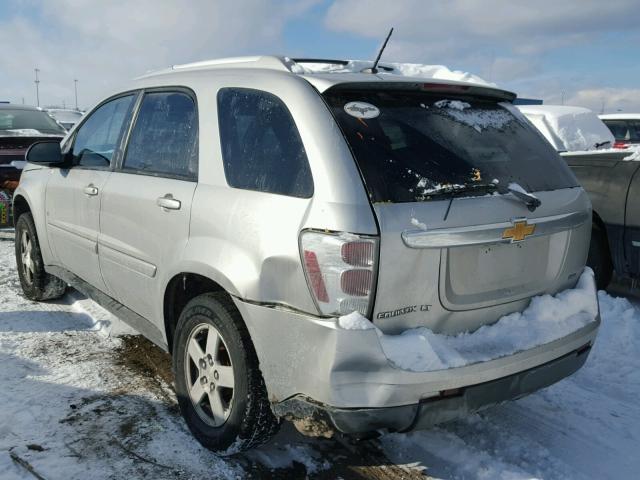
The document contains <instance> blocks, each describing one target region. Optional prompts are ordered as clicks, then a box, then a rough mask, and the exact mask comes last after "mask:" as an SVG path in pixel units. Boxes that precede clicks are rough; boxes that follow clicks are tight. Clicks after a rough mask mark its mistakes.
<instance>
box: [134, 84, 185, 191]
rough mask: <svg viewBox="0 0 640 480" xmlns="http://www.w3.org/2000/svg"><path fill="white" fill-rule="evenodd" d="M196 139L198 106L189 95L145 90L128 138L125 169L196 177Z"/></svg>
mask: <svg viewBox="0 0 640 480" xmlns="http://www.w3.org/2000/svg"><path fill="white" fill-rule="evenodd" d="M197 141H198V117H197V114H196V105H195V103H194V101H193V99H192V98H191V97H190V96H189V95H187V94H186V93H182V92H150V93H146V94H145V95H144V98H143V99H142V103H141V105H140V110H139V112H138V115H137V118H136V123H135V125H134V127H133V129H132V131H131V136H130V137H129V144H128V146H127V152H126V154H125V159H124V164H123V168H124V169H125V170H136V171H139V172H141V173H150V174H159V175H167V176H172V177H173V176H175V177H181V178H182V177H183V178H188V179H195V178H197V174H198V172H197V168H198V149H197Z"/></svg>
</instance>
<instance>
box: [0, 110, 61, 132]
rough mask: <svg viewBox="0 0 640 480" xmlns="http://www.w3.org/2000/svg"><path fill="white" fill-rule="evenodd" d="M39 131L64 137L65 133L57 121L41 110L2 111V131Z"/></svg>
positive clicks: (0, 115) (0, 111) (0, 126)
mask: <svg viewBox="0 0 640 480" xmlns="http://www.w3.org/2000/svg"><path fill="white" fill-rule="evenodd" d="M7 130H38V131H39V132H41V133H52V134H60V135H64V133H65V131H64V128H62V127H61V126H60V125H58V124H57V123H56V121H55V120H54V119H53V118H51V117H50V116H49V115H47V114H46V113H45V112H42V111H40V110H22V109H18V108H16V109H7V108H3V109H1V110H0V131H7Z"/></svg>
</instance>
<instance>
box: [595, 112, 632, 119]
mask: <svg viewBox="0 0 640 480" xmlns="http://www.w3.org/2000/svg"><path fill="white" fill-rule="evenodd" d="M598 118H600V119H601V120H640V113H606V114H604V115H598Z"/></svg>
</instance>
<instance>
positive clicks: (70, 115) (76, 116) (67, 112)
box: [47, 108, 83, 131]
mask: <svg viewBox="0 0 640 480" xmlns="http://www.w3.org/2000/svg"><path fill="white" fill-rule="evenodd" d="M47 113H48V114H49V115H50V116H51V117H53V118H54V119H55V120H56V121H57V122H58V123H59V124H60V125H62V126H63V127H64V128H65V129H66V130H67V131H69V130H71V127H73V126H74V125H75V124H76V123H78V122H79V121H80V119H81V118H82V115H83V113H82V112H81V111H80V110H71V109H67V108H49V109H47Z"/></svg>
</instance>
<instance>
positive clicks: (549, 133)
mask: <svg viewBox="0 0 640 480" xmlns="http://www.w3.org/2000/svg"><path fill="white" fill-rule="evenodd" d="M517 108H518V109H519V110H520V111H521V112H522V113H523V114H524V115H525V116H526V117H527V118H528V119H529V120H530V121H531V123H533V124H534V125H535V126H536V128H537V129H538V130H539V131H540V133H542V135H544V137H545V138H546V139H547V140H548V141H549V143H551V145H553V146H554V147H555V149H556V150H558V151H559V152H575V151H589V150H597V149H599V148H602V147H604V148H611V147H613V143H614V142H615V139H614V137H613V134H612V133H611V131H610V130H609V129H608V128H607V126H606V125H605V124H604V123H603V122H602V120H600V119H599V118H598V116H597V115H596V114H595V113H593V112H592V111H591V110H589V109H588V108H582V107H572V106H567V105H517Z"/></svg>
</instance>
